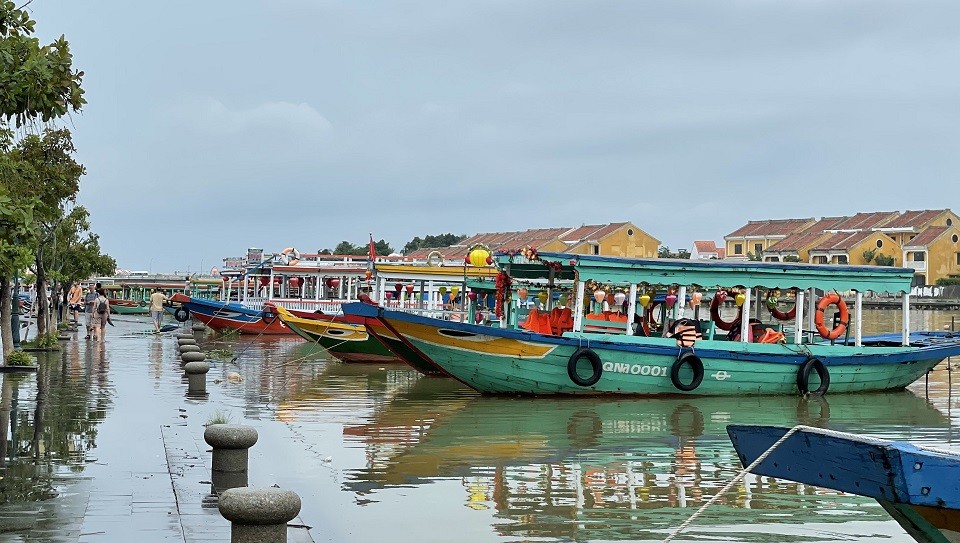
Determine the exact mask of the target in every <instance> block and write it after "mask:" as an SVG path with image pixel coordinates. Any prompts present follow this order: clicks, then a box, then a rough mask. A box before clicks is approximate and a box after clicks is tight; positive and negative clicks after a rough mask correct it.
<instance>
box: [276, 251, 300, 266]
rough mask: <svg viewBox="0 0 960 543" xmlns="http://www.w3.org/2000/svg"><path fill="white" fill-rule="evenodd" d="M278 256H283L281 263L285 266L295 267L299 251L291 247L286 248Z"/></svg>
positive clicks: (298, 258)
mask: <svg viewBox="0 0 960 543" xmlns="http://www.w3.org/2000/svg"><path fill="white" fill-rule="evenodd" d="M280 254H281V255H283V263H284V264H285V265H287V266H296V265H297V263H298V262H300V251H298V250H296V249H294V248H293V247H287V248H286V249H284V250H283V251H282V252H281V253H280Z"/></svg>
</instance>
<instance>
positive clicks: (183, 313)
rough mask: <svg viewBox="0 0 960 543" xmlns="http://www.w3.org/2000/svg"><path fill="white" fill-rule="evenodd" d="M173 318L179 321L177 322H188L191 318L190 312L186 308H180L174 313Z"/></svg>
mask: <svg viewBox="0 0 960 543" xmlns="http://www.w3.org/2000/svg"><path fill="white" fill-rule="evenodd" d="M173 318H175V319H177V322H187V319H189V318H190V310H189V309H187V308H186V307H182V306H181V307H178V308H177V310H176V311H174V312H173Z"/></svg>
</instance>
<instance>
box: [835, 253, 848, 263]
mask: <svg viewBox="0 0 960 543" xmlns="http://www.w3.org/2000/svg"><path fill="white" fill-rule="evenodd" d="M846 263H847V255H839V256H838V257H837V264H846Z"/></svg>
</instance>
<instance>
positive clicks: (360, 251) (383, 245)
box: [333, 239, 393, 256]
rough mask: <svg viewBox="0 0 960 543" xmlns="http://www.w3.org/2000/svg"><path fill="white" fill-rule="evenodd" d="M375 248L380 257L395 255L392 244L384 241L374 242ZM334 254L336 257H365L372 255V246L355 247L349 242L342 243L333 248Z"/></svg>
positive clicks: (361, 245) (367, 244) (364, 244)
mask: <svg viewBox="0 0 960 543" xmlns="http://www.w3.org/2000/svg"><path fill="white" fill-rule="evenodd" d="M373 248H374V249H375V250H376V251H377V255H378V256H384V255H388V254H391V253H393V248H392V247H390V244H389V243H387V242H386V241H384V240H382V239H381V240H380V241H375V242H373ZM333 254H335V255H353V256H363V255H368V254H370V245H369V242H367V243H362V244H360V245H354V244H352V243H350V242H349V241H341V242H340V243H338V244H337V246H336V247H334V248H333Z"/></svg>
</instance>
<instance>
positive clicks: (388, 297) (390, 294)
mask: <svg viewBox="0 0 960 543" xmlns="http://www.w3.org/2000/svg"><path fill="white" fill-rule="evenodd" d="M383 295H384V296H386V297H387V300H392V299H393V293H392V292H390V291H389V290H388V291H387V292H384V293H383Z"/></svg>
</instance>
